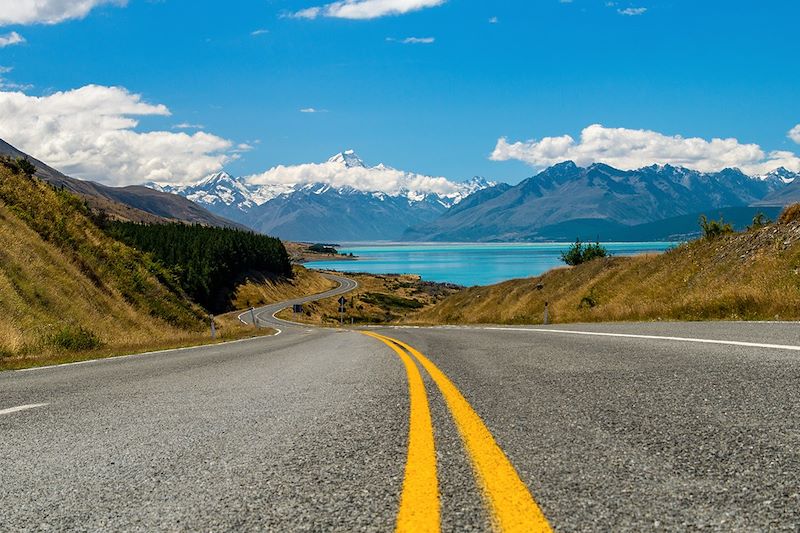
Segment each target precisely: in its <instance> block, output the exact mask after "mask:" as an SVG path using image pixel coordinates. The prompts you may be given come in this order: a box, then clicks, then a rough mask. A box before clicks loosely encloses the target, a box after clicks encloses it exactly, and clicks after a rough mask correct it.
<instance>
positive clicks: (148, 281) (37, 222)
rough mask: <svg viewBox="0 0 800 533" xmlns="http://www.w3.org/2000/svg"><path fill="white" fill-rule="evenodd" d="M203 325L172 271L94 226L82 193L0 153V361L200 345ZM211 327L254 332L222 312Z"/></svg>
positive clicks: (0, 364)
mask: <svg viewBox="0 0 800 533" xmlns="http://www.w3.org/2000/svg"><path fill="white" fill-rule="evenodd" d="M209 330H210V325H209V321H208V317H207V315H206V312H205V311H204V310H203V309H202V308H201V307H199V306H198V305H197V304H195V303H194V302H192V301H191V300H190V299H189V298H188V297H187V296H186V294H185V292H184V291H183V290H182V289H181V288H180V285H179V283H178V282H177V281H176V279H175V276H174V275H173V273H172V272H171V271H170V270H168V269H167V268H166V267H164V265H163V264H161V263H159V262H158V261H156V260H154V259H153V257H152V256H151V255H150V254H145V253H142V252H139V251H137V250H135V249H134V248H132V247H130V246H127V245H125V244H123V243H122V242H119V241H117V240H115V239H113V238H111V237H110V236H109V235H107V234H106V233H105V232H104V231H102V230H101V229H100V228H99V227H98V226H97V225H96V224H95V223H94V222H93V219H92V213H91V212H90V210H89V208H88V206H87V204H86V202H84V201H83V200H82V199H80V198H78V197H76V196H74V195H73V194H71V193H69V192H66V191H63V190H57V189H54V188H53V187H51V186H48V185H46V184H45V183H43V182H41V181H40V180H38V179H37V178H35V177H32V176H31V175H30V174H26V173H25V172H24V171H23V170H22V169H20V168H16V167H15V165H14V164H13V161H9V160H4V161H2V162H0V370H3V369H10V368H23V367H27V366H34V365H41V364H50V363H57V362H68V361H77V360H84V359H91V358H97V357H107V356H112V355H118V354H123V353H134V352H140V351H147V350H154V349H162V348H172V347H178V346H187V345H194V344H201V343H205V342H211V339H210V331H209ZM217 333H218V335H217V340H218V341H219V340H227V339H234V338H240V337H244V336H249V335H252V334H254V333H255V332H254V331H253V329H252V328H246V327H244V326H243V325H241V324H240V323H239V321H238V320H236V318H235V316H233V317H230V316H226V317H223V318H221V319H220V320H218V322H217ZM260 333H265V331H264V330H262V331H261V332H260Z"/></svg>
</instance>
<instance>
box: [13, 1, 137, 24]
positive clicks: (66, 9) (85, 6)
mask: <svg viewBox="0 0 800 533" xmlns="http://www.w3.org/2000/svg"><path fill="white" fill-rule="evenodd" d="M126 3H127V0H4V1H3V2H2V9H0V26H8V25H11V24H57V23H59V22H63V21H65V20H69V19H79V18H83V17H85V16H86V15H87V14H88V13H89V12H90V11H91V10H92V9H94V8H95V7H97V6H99V5H102V4H114V5H118V6H124V5H125V4H126Z"/></svg>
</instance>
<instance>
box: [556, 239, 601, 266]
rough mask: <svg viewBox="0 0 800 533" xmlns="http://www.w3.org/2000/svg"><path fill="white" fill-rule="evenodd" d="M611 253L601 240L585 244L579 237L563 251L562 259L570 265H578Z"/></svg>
mask: <svg viewBox="0 0 800 533" xmlns="http://www.w3.org/2000/svg"><path fill="white" fill-rule="evenodd" d="M609 255H611V254H609V253H608V250H606V248H605V247H604V246H602V245H601V244H600V242H599V241H598V242H595V243H594V244H584V243H582V242H581V240H580V239H577V240H576V241H575V244H573V245H572V246H570V247H569V249H568V250H567V251H565V252H561V260H562V261H563V262H564V263H566V264H568V265H570V266H576V265H580V264H582V263H586V262H588V261H591V260H592V259H598V258H601V257H608V256H609Z"/></svg>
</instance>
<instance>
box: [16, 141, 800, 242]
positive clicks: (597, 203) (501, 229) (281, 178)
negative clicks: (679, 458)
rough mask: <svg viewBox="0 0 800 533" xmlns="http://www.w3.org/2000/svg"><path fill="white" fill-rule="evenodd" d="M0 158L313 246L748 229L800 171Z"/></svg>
mask: <svg viewBox="0 0 800 533" xmlns="http://www.w3.org/2000/svg"><path fill="white" fill-rule="evenodd" d="M0 155H4V156H9V157H15V158H16V157H27V158H28V160H29V161H31V162H32V163H33V164H34V166H35V167H36V172H35V174H36V175H37V177H39V178H40V179H42V180H44V181H46V182H48V183H50V184H51V185H53V186H54V187H61V188H66V189H68V190H70V191H72V192H74V193H76V194H78V195H79V196H81V197H82V198H83V199H84V200H85V201H86V202H87V204H88V205H89V207H90V208H91V209H93V210H95V211H102V212H104V213H106V214H107V215H108V216H110V217H112V218H116V219H122V220H131V221H135V222H145V223H159V222H167V221H182V222H189V223H199V224H205V225H214V226H227V227H240V228H244V227H248V228H251V229H254V230H256V231H259V232H263V233H267V234H270V235H275V236H278V237H281V238H283V239H288V240H301V241H315V242H323V241H325V242H336V241H339V242H341V241H359V240H360V241H374V240H406V241H452V242H469V241H474V242H492V241H494V242H498V241H564V240H571V239H574V238H575V237H580V238H582V239H594V238H600V239H601V240H621V241H625V240H639V241H641V240H664V239H675V238H683V237H687V236H691V235H692V234H696V233H697V231H698V225H697V219H698V217H699V216H700V215H701V214H706V215H708V216H709V217H717V216H720V215H721V216H724V217H725V218H726V220H729V221H731V222H734V224H735V225H736V226H737V227H739V228H741V227H743V226H744V225H746V224H747V223H749V221H750V219H752V217H753V215H754V214H756V213H757V212H763V213H764V214H766V215H767V216H771V217H774V216H775V215H777V213H778V212H779V211H780V210H781V208H782V207H783V206H785V205H788V204H791V203H795V202H800V179H798V178H799V177H800V174H798V173H796V172H792V171H789V170H787V169H784V168H779V169H776V170H774V171H772V172H770V173H768V174H766V175H763V176H757V177H751V176H747V175H746V174H744V173H742V172H741V171H739V170H737V169H725V170H722V171H720V172H712V173H704V172H698V171H695V170H690V169H686V168H682V167H675V166H670V165H652V166H649V167H644V168H640V169H637V170H620V169H616V168H613V167H611V166H608V165H605V164H601V163H597V164H593V165H590V166H588V167H579V166H577V165H576V164H575V163H573V162H571V161H565V162H563V163H560V164H557V165H554V166H552V167H550V168H547V169H545V170H543V171H542V172H540V173H538V174H536V175H535V176H532V177H530V178H528V179H525V180H523V181H522V182H520V183H518V184H516V185H513V186H512V185H509V184H506V183H493V182H489V181H487V180H485V179H482V178H473V179H471V180H469V181H467V182H453V181H450V180H447V179H445V178H434V177H430V176H424V175H419V174H414V173H411V172H404V171H399V170H396V169H393V168H391V167H387V166H385V165H377V166H374V167H368V166H367V165H365V164H364V162H363V161H362V160H361V159H360V158H359V157H358V156H357V155H356V154H355V152H353V151H352V150H348V151H345V152H341V153H339V154H337V155H335V156H334V157H332V158H330V159H329V160H328V161H326V162H324V163H320V164H309V165H300V166H298V167H275V168H274V169H271V170H270V171H268V172H267V173H265V174H263V175H259V176H251V177H248V178H237V177H233V176H231V175H230V174H228V173H226V172H219V173H216V174H213V175H211V176H208V177H206V178H203V179H202V180H199V181H198V182H196V183H193V184H188V185H181V186H174V185H159V184H154V183H151V184H147V186H129V187H109V186H106V185H102V184H100V183H95V182H91V181H83V180H78V179H75V178H71V177H69V176H66V175H64V174H62V173H61V172H59V171H57V170H55V169H53V168H51V167H49V166H48V165H47V164H45V163H43V162H41V161H39V160H37V159H34V158H32V157H30V156H28V155H27V154H25V153H24V152H22V151H20V150H18V149H17V148H15V147H13V146H11V145H10V144H8V143H6V142H4V141H2V140H0ZM298 176H300V177H299V178H298Z"/></svg>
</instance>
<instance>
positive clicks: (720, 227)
mask: <svg viewBox="0 0 800 533" xmlns="http://www.w3.org/2000/svg"><path fill="white" fill-rule="evenodd" d="M700 229H702V230H703V238H704V239H716V238H717V237H721V236H722V235H727V234H729V233H733V226H732V225H731V224H730V223H728V222H725V219H723V218H722V217H719V220H708V217H706V216H705V215H701V216H700Z"/></svg>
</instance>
